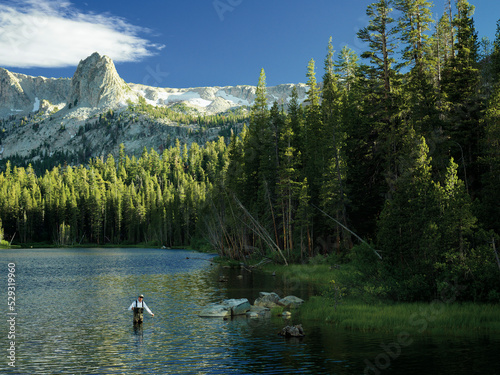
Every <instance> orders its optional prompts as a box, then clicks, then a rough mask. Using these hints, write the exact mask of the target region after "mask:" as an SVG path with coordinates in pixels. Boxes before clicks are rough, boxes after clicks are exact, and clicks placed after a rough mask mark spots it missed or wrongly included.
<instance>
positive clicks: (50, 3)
mask: <svg viewBox="0 0 500 375" xmlns="http://www.w3.org/2000/svg"><path fill="white" fill-rule="evenodd" d="M148 31H149V30H148V29H145V28H142V27H138V26H134V25H131V24H130V23H128V22H127V21H126V20H124V19H122V18H119V17H115V16H112V15H109V14H94V13H83V12H82V11H79V10H75V9H74V8H73V6H72V4H71V3H69V2H67V1H62V0H20V1H19V0H18V1H12V0H11V1H9V2H8V5H5V4H2V3H1V2H0V66H3V67H18V68H33V67H43V68H49V67H50V68H55V67H65V66H75V65H77V64H78V62H79V61H80V60H82V59H84V58H86V57H87V56H89V55H91V54H92V53H93V52H99V53H100V54H101V55H107V56H109V57H111V58H112V59H113V60H114V61H115V62H124V61H137V60H140V59H141V58H143V57H146V56H151V55H154V54H155V53H156V52H157V51H159V50H161V49H162V48H163V47H164V46H161V45H157V44H153V43H151V42H150V41H148V40H147V39H144V38H142V37H140V36H139V34H141V33H142V34H144V33H148Z"/></svg>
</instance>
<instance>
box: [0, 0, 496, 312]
mask: <svg viewBox="0 0 500 375" xmlns="http://www.w3.org/2000/svg"><path fill="white" fill-rule="evenodd" d="M393 8H394V10H393ZM430 8H431V3H430V2H429V1H427V0H394V1H390V0H380V1H378V2H376V3H374V4H372V5H370V6H369V7H368V10H367V15H368V16H369V18H370V22H369V25H368V26H367V27H366V28H364V29H362V30H360V31H359V33H358V36H359V38H360V39H361V40H362V41H364V42H366V45H367V50H366V51H365V52H364V53H363V54H362V55H361V58H362V59H363V61H365V63H361V62H360V59H359V58H358V56H356V54H355V53H354V52H353V51H352V50H349V49H348V48H346V47H345V48H343V49H342V50H341V51H340V53H339V54H338V55H337V57H335V52H334V51H333V47H332V43H331V41H330V43H329V45H328V49H327V55H326V59H325V61H324V73H323V77H322V79H321V83H318V80H317V78H316V64H315V62H314V61H313V60H311V61H310V63H309V66H308V68H307V79H308V82H307V84H308V86H309V91H308V93H307V98H306V100H305V102H304V103H301V102H300V101H299V98H298V95H297V92H296V91H295V90H294V92H293V94H292V98H291V100H290V101H289V103H287V104H286V105H285V104H282V103H274V104H273V103H268V101H267V99H266V82H265V80H266V77H265V73H264V71H263V70H262V71H261V76H260V79H259V84H258V87H257V93H256V100H255V104H254V106H253V107H252V109H251V116H250V124H249V126H248V127H245V128H244V129H243V130H242V131H241V133H240V134H239V135H238V136H236V135H235V134H233V135H232V136H231V139H230V142H229V145H226V144H225V143H224V141H223V140H222V139H221V140H220V141H219V142H215V143H209V144H207V145H206V146H205V147H203V148H200V147H199V146H198V145H196V144H193V146H192V147H191V149H190V150H187V148H183V149H182V150H181V147H180V146H176V147H173V148H170V149H169V150H166V151H165V152H164V153H163V155H162V156H160V155H158V154H156V152H154V151H151V152H150V153H148V152H144V154H143V156H142V157H141V158H139V159H138V160H135V159H134V158H132V159H129V158H128V157H126V156H125V154H124V150H123V149H122V151H121V154H120V157H119V160H118V162H117V163H115V161H114V160H113V158H111V157H109V158H108V159H107V160H106V161H103V160H99V159H96V160H93V161H92V162H91V163H90V164H89V165H88V166H87V167H78V168H71V167H64V168H61V167H58V168H55V169H53V170H51V171H50V172H46V173H45V175H44V176H43V177H36V176H35V175H34V173H33V172H32V171H30V169H29V168H28V169H26V170H25V169H23V168H14V169H13V170H12V171H11V170H8V171H7V172H6V173H2V174H1V175H0V183H1V184H0V186H1V190H0V217H1V218H2V220H3V228H4V231H5V234H6V235H7V234H9V235H13V234H14V233H17V234H18V236H19V238H18V239H19V240H20V241H23V242H27V241H30V240H41V239H43V240H48V241H58V242H59V243H63V244H64V243H66V244H67V243H75V242H79V241H82V239H83V241H84V242H97V243H107V242H113V243H123V242H130V243H133V242H139V241H156V242H157V243H158V244H167V245H171V244H176V245H182V244H188V243H189V242H192V241H193V239H196V238H204V239H205V240H207V241H208V242H209V243H210V244H211V245H212V246H213V247H214V248H216V249H217V250H218V251H219V253H220V254H221V255H224V256H227V257H230V258H233V259H238V260H244V259H245V257H247V256H249V255H251V254H253V255H259V256H267V257H271V258H273V259H275V260H276V261H280V262H282V263H291V262H306V261H307V260H309V259H311V258H314V257H327V256H328V257H331V258H332V259H333V260H334V261H335V262H339V263H340V262H348V261H352V262H356V263H357V264H359V265H362V266H360V268H359V269H360V271H359V273H360V277H365V276H366V277H367V276H369V277H370V280H371V282H373V280H376V281H377V283H378V286H379V287H380V288H378V289H377V290H378V292H377V293H379V294H380V295H381V296H385V297H389V298H392V299H395V300H407V301H409V300H430V299H432V298H435V297H436V296H440V295H441V296H442V295H443V293H444V292H446V288H448V287H449V285H450V284H449V282H452V283H454V285H459V286H460V291H461V294H460V297H459V298H463V299H471V300H475V301H492V302H493V301H499V300H500V288H499V287H498V279H499V277H500V263H498V265H497V259H498V258H497V257H496V253H495V239H497V238H498V235H497V234H498V233H500V189H499V188H498V186H500V145H499V143H500V22H499V24H498V29H497V30H498V31H497V35H496V39H495V40H494V41H493V42H489V41H488V40H486V39H483V40H481V41H479V39H478V36H477V33H476V31H475V28H474V20H473V9H474V8H473V6H472V5H470V4H469V3H468V2H467V1H465V0H458V1H457V2H456V4H455V7H452V5H451V1H450V2H449V4H448V6H447V9H446V11H445V13H444V14H443V16H442V17H441V18H440V19H439V21H438V22H434V21H433V20H432V17H431V16H432V13H431V11H430ZM143 110H150V109H148V108H146V107H144V108H143ZM368 274H369V275H368Z"/></svg>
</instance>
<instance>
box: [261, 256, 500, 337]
mask: <svg viewBox="0 0 500 375" xmlns="http://www.w3.org/2000/svg"><path fill="white" fill-rule="evenodd" d="M265 271H266V272H272V271H275V272H276V274H277V275H279V276H282V277H284V278H290V279H295V280H298V281H301V282H308V283H311V284H312V285H314V287H315V288H316V290H317V291H318V293H317V294H318V295H317V296H314V297H312V298H310V299H309V300H308V301H306V303H304V305H303V306H302V307H301V308H300V310H299V312H298V316H299V317H300V318H303V319H308V320H316V321H324V322H327V323H329V324H332V325H335V326H337V327H339V328H344V329H349V330H360V331H385V332H395V333H398V332H403V331H405V332H410V333H421V334H425V333H446V334H450V333H465V332H494V333H500V305H499V304H476V303H472V302H467V303H460V302H456V301H455V302H449V303H445V302H443V301H439V300H435V301H433V302H430V303H424V302H419V303H395V302H393V301H390V300H387V299H384V298H383V292H381V290H382V288H381V287H378V286H377V285H376V283H375V280H374V279H367V278H365V277H364V276H363V275H362V274H360V273H359V272H358V273H357V271H356V270H355V269H354V268H353V267H350V266H349V265H347V266H344V265H342V266H341V267H340V268H339V269H337V268H335V267H330V265H327V264H313V265H290V266H273V265H269V266H266V267H265ZM333 282H335V283H333ZM370 283H371V284H370ZM334 286H337V287H338V288H340V291H341V295H339V293H337V294H335V291H334V289H333V287H334Z"/></svg>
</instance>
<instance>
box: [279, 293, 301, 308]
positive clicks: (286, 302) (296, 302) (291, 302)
mask: <svg viewBox="0 0 500 375" xmlns="http://www.w3.org/2000/svg"><path fill="white" fill-rule="evenodd" d="M277 303H278V305H280V306H284V307H285V308H289V309H296V308H298V307H299V306H300V305H302V304H303V303H304V300H303V299H300V298H298V297H295V296H287V297H285V298H282V299H280V300H279V301H278V302H277Z"/></svg>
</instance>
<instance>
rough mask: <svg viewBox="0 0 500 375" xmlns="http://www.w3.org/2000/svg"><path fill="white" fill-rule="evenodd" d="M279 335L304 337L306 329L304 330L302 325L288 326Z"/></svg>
mask: <svg viewBox="0 0 500 375" xmlns="http://www.w3.org/2000/svg"><path fill="white" fill-rule="evenodd" d="M278 335H280V336H284V337H304V336H305V334H304V329H303V328H302V324H297V325H296V326H286V327H285V328H283V329H282V330H281V331H280V332H278Z"/></svg>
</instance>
